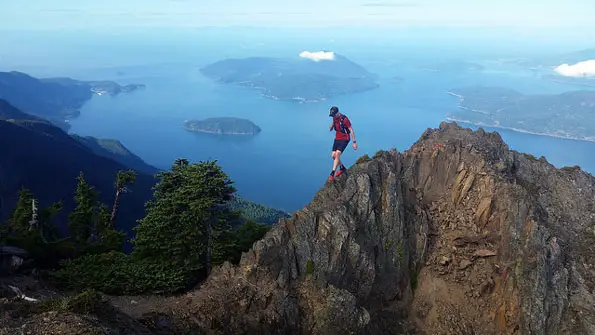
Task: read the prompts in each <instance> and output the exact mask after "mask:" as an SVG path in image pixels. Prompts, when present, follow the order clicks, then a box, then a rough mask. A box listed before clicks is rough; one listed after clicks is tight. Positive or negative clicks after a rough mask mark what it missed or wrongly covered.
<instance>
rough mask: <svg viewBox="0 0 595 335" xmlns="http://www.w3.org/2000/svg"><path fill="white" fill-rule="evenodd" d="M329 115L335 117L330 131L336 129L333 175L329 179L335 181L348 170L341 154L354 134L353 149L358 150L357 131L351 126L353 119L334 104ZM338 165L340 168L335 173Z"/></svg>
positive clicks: (332, 155)
mask: <svg viewBox="0 0 595 335" xmlns="http://www.w3.org/2000/svg"><path fill="white" fill-rule="evenodd" d="M329 116H330V117H332V118H333V123H332V124H331V127H330V129H329V131H332V130H333V129H334V130H335V131H336V133H335V141H334V142H333V150H332V153H331V157H332V158H333V160H334V162H333V171H331V175H330V176H329V177H328V180H330V181H333V180H335V177H338V176H340V175H341V174H342V173H343V172H345V171H347V169H346V168H345V165H343V163H342V162H341V154H342V153H343V150H345V148H347V145H348V144H349V140H350V135H351V136H353V150H357V142H356V141H355V132H354V131H353V128H352V127H351V121H349V118H348V117H347V115H344V114H341V113H339V108H338V107H336V106H333V107H331V110H330V113H329ZM337 167H339V168H340V169H339V171H338V172H337V173H336V174H335V171H336V170H337Z"/></svg>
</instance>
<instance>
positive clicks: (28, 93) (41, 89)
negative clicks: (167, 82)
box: [0, 71, 144, 130]
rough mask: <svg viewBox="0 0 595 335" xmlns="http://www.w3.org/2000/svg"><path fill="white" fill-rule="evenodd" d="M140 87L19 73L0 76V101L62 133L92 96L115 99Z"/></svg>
mask: <svg viewBox="0 0 595 335" xmlns="http://www.w3.org/2000/svg"><path fill="white" fill-rule="evenodd" d="M143 87H144V85H141V84H131V85H125V86H121V85H119V84H118V83H116V82H113V81H109V80H104V81H80V80H75V79H72V78H67V77H56V78H35V77H33V76H30V75H28V74H26V73H22V72H18V71H11V72H0V99H5V100H6V101H7V102H9V103H10V104H12V105H13V106H15V107H16V108H18V109H20V110H23V111H26V112H27V113H29V114H32V115H35V116H38V117H41V118H44V119H46V120H48V121H50V122H52V123H53V124H54V125H57V126H58V127H60V128H62V129H63V130H68V129H69V128H70V125H69V124H68V120H70V119H72V118H75V117H77V116H78V115H79V114H80V108H81V107H82V106H83V105H84V104H85V102H87V101H89V100H90V99H91V98H92V97H93V94H98V95H103V94H109V95H117V94H119V93H126V92H132V91H134V90H137V89H139V88H143Z"/></svg>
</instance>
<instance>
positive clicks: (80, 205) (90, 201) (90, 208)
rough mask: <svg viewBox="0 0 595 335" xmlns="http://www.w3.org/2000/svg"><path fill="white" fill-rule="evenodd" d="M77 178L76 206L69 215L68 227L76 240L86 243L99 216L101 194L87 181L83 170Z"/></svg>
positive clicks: (81, 243) (82, 243) (80, 243)
mask: <svg viewBox="0 0 595 335" xmlns="http://www.w3.org/2000/svg"><path fill="white" fill-rule="evenodd" d="M77 180H78V184H77V186H76V192H75V197H74V201H75V202H76V208H75V209H74V211H72V213H70V215H69V222H68V228H69V229H70V235H71V237H72V238H74V240H75V242H76V243H77V244H79V245H84V244H85V243H86V242H87V241H88V240H89V238H90V237H91V234H92V233H93V230H94V228H95V223H96V221H97V218H98V214H97V207H98V205H99V202H98V201H97V197H98V195H99V194H98V192H97V191H96V190H94V189H93V187H92V186H91V185H89V184H88V183H87V182H86V181H85V178H84V175H83V172H80V174H79V176H78V177H77Z"/></svg>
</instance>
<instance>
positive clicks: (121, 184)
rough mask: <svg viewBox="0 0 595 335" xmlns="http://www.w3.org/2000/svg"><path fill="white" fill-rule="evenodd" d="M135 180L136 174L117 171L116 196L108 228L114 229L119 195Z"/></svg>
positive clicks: (130, 171) (129, 171) (131, 171)
mask: <svg viewBox="0 0 595 335" xmlns="http://www.w3.org/2000/svg"><path fill="white" fill-rule="evenodd" d="M135 180H136V172H135V171H133V170H127V171H118V174H117V175H116V182H115V189H116V196H115V197H114V205H113V206H112V214H111V216H110V218H109V223H110V228H111V229H116V214H117V213H118V208H119V206H120V195H122V193H126V192H127V191H128V188H127V187H128V185H130V184H132V183H134V182H135Z"/></svg>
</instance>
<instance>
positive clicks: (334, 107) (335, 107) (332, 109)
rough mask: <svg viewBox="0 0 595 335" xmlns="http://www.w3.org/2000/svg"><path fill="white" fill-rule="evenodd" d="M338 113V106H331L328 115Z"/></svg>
mask: <svg viewBox="0 0 595 335" xmlns="http://www.w3.org/2000/svg"><path fill="white" fill-rule="evenodd" d="M337 113H339V107H337V106H333V107H331V112H330V113H329V115H328V116H335V114H337Z"/></svg>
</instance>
